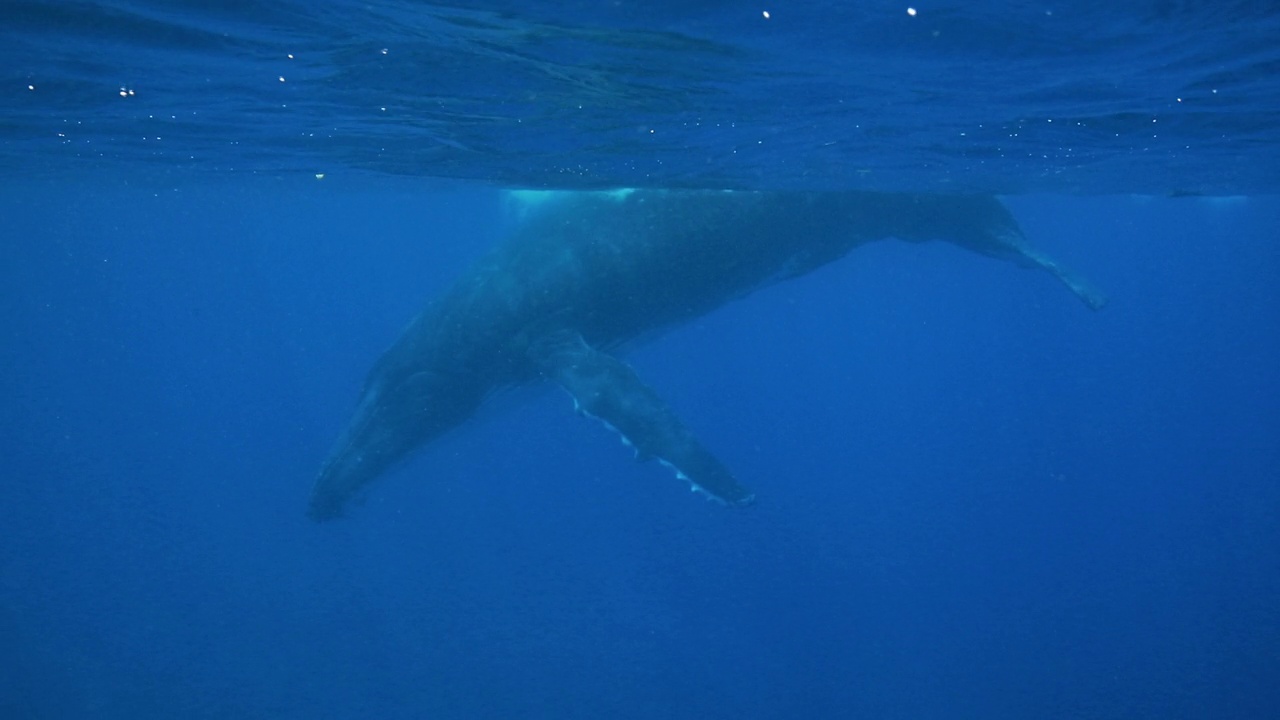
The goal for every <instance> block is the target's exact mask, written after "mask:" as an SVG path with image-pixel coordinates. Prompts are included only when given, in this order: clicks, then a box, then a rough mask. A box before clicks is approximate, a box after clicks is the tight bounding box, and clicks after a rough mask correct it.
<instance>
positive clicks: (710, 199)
mask: <svg viewBox="0 0 1280 720" xmlns="http://www.w3.org/2000/svg"><path fill="white" fill-rule="evenodd" d="M512 197H513V199H514V201H515V202H517V203H520V204H521V209H522V212H523V217H522V219H521V222H520V224H519V226H518V228H517V229H516V231H515V232H514V234H513V236H512V237H511V238H509V239H508V240H507V241H505V242H504V243H502V244H500V245H499V246H498V247H496V248H495V249H493V250H492V251H491V252H490V253H489V254H488V255H486V256H484V257H483V258H481V259H480V260H479V261H478V262H477V263H476V264H475V265H474V266H473V267H472V268H471V269H470V270H469V271H468V272H466V273H465V274H464V275H462V276H461V277H460V278H459V279H458V280H457V281H456V282H455V283H454V284H453V285H452V287H451V288H450V289H449V290H448V291H447V292H445V294H444V295H443V296H442V297H440V298H438V299H436V300H434V301H432V302H430V303H429V304H428V305H427V307H426V309H425V310H423V312H422V313H421V314H420V315H419V316H418V317H417V318H416V319H414V321H413V322H412V323H411V324H410V325H409V327H408V328H407V329H406V330H405V332H404V333H403V334H402V335H401V336H400V338H399V339H398V340H397V341H396V342H395V344H394V345H393V346H392V347H391V348H390V349H389V350H388V351H387V352H386V353H385V354H384V355H383V356H382V357H381V358H380V359H379V360H378V362H377V363H376V364H375V365H374V367H373V369H372V370H371V371H370V373H369V376H368V378H367V379H366V381H365V386H364V390H363V392H362V394H361V398H360V402H359V405H358V406H357V408H356V412H355V415H354V417H353V418H352V420H351V422H350V424H349V425H348V427H347V429H346V431H345V432H344V433H343V435H342V437H341V438H339V440H338V442H337V444H336V446H335V447H334V450H333V452H332V454H331V456H330V458H329V460H328V461H327V462H326V463H325V465H324V467H323V468H322V470H321V472H320V476H319V478H318V479H317V481H316V483H315V486H314V489H313V491H312V495H311V505H310V514H311V516H312V517H313V518H316V519H329V518H334V517H337V516H339V515H341V514H342V512H343V510H344V508H345V507H346V506H347V505H348V504H349V502H350V501H351V499H352V498H353V497H356V496H357V495H358V494H359V493H361V492H362V491H364V490H365V489H367V488H368V486H369V485H370V484H371V483H373V482H374V481H375V480H377V478H378V477H379V476H381V475H382V474H384V473H385V472H387V470H388V469H389V468H391V467H392V466H393V465H395V464H396V463H398V462H400V461H401V460H403V459H405V458H406V457H407V456H408V455H409V454H410V453H412V452H413V451H414V450H415V449H416V448H419V447H421V446H423V445H425V444H427V443H429V442H431V441H433V440H434V439H436V438H438V437H439V436H440V435H442V434H443V433H445V432H446V431H448V430H450V429H451V428H454V427H456V426H458V425H459V424H461V423H462V422H463V421H465V420H467V419H468V418H469V417H471V416H472V414H473V413H475V411H476V410H477V409H478V408H479V407H480V406H481V404H483V403H484V402H485V399H486V397H488V396H489V395H490V394H491V393H492V392H494V391H495V390H499V389H502V388H505V387H510V386H513V385H520V384H524V383H530V382H535V381H539V380H544V379H545V380H550V381H552V382H555V383H557V384H559V385H560V386H561V387H563V388H564V389H565V390H566V391H568V393H569V394H570V395H571V396H572V397H573V399H574V404H575V406H576V407H577V409H578V411H579V412H581V413H583V414H585V415H588V416H591V417H594V418H597V419H598V420H600V421H601V422H603V423H604V424H606V425H607V426H609V427H611V428H612V429H614V430H616V431H617V432H618V433H619V434H621V435H622V438H623V440H624V441H625V442H626V443H627V444H628V445H629V446H631V447H632V448H633V449H634V450H635V453H636V456H637V457H638V458H640V459H650V458H652V459H656V460H658V461H659V462H661V463H662V464H664V465H666V466H668V467H670V468H671V469H672V470H673V471H674V472H675V474H676V475H677V477H679V478H681V479H683V480H685V481H687V482H688V483H689V484H690V487H691V488H692V489H693V490H695V491H699V492H702V493H705V494H706V495H707V496H708V497H711V498H714V499H716V500H719V501H721V502H723V503H725V504H728V505H745V504H748V503H750V502H751V501H752V499H753V496H752V494H751V493H750V492H749V491H748V490H747V489H746V488H744V487H743V486H742V485H741V484H739V483H738V481H737V480H736V479H735V478H734V476H733V474H732V473H730V472H729V470H728V469H727V468H726V467H725V466H724V465H723V464H722V463H721V462H720V461H719V460H718V459H716V457H715V456H713V455H712V454H711V453H710V452H709V451H708V450H707V449H706V448H705V447H703V446H702V444H701V443H700V442H699V441H698V440H697V438H696V437H695V436H694V435H693V433H692V432H690V431H689V429H688V428H687V427H686V426H685V425H684V423H683V422H681V420H680V419H679V418H678V417H677V416H676V415H675V414H674V413H673V412H672V411H671V410H670V409H669V408H668V407H667V405H666V404H665V403H664V402H663V401H662V399H661V398H660V397H659V396H658V394H657V393H656V392H654V391H653V389H652V388H650V387H649V386H647V385H646V384H645V383H644V382H643V381H642V380H641V379H640V378H639V377H638V376H637V375H636V374H635V372H634V371H633V370H631V368H630V367H628V366H627V365H626V364H625V363H623V362H621V361H620V360H618V359H617V358H615V357H614V356H613V355H611V354H610V351H611V350H614V349H616V348H617V347H618V346H620V345H621V344H623V343H625V342H627V341H630V340H634V339H636V338H637V337H639V336H641V335H644V334H646V333H649V332H652V331H655V330H659V329H661V328H663V327H666V326H670V325H672V324H675V323H679V322H681V321H684V320H687V319H689V318H692V317H696V316H698V315H702V314H704V313H707V312H709V311H711V310H713V309H715V308H716V307H718V306H720V305H723V304H724V303H726V302H728V301H730V300H733V299H735V298H738V297H742V296H743V295H746V294H748V293H750V292H752V291H754V290H757V289H759V288H761V287H764V286H767V285H769V284H772V283H775V282H778V281H781V280H786V279H789V278H793V277H798V276H800V275H804V274H805V273H807V272H809V271H811V270H814V269H815V268H818V267H820V266H822V265H825V264H826V263H829V262H832V261H834V260H836V259H839V258H841V257H843V256H844V255H845V254H847V253H848V252H850V251H851V250H853V249H854V248H856V247H858V246H859V245H861V244H863V243H867V242H870V241H873V240H879V239H883V238H898V239H900V240H905V241H909V242H923V241H928V240H944V241H947V242H951V243H954V244H956V245H958V246H960V247H963V248H965V249H968V250H972V251H974V252H977V253H981V254H983V255H987V256H990V257H994V258H998V259H1002V260H1007V261H1010V262H1013V263H1015V264H1017V265H1020V266H1023V267H1028V268H1035V269H1039V270H1043V271H1045V272H1047V273H1049V274H1050V275H1052V276H1053V277H1055V278H1057V279H1058V281H1060V282H1061V283H1063V284H1064V285H1065V286H1066V287H1067V288H1068V289H1070V290H1071V291H1072V292H1073V293H1074V294H1075V295H1076V296H1077V297H1079V299H1080V300H1081V301H1083V302H1084V303H1085V305H1087V306H1088V307H1090V308H1093V309H1098V308H1100V307H1102V305H1103V304H1104V302H1105V300H1104V298H1103V297H1102V295H1101V294H1100V293H1098V292H1097V291H1096V290H1095V289H1093V288H1092V287H1091V286H1089V285H1088V284H1087V283H1086V282H1085V281H1083V280H1082V279H1080V278H1078V277H1076V276H1074V275H1072V274H1070V273H1069V272H1067V271H1066V270H1064V269H1063V268H1062V267H1060V266H1059V265H1058V264H1057V263H1056V262H1054V261H1053V260H1052V259H1050V258H1048V257H1046V256H1045V255H1043V254H1041V253H1040V252H1038V251H1036V250H1034V249H1033V248H1031V247H1030V246H1029V245H1028V244H1027V242H1026V238H1025V237H1024V235H1023V233H1022V231H1021V230H1020V229H1019V227H1018V224H1017V222H1016V221H1015V220H1014V218H1013V216H1012V215H1011V214H1010V213H1009V211H1008V210H1007V209H1006V208H1005V207H1004V205H1003V204H1001V203H1000V201H999V200H997V199H995V198H993V197H989V196H978V195H914V194H902V193H872V192H812V193H811V192H731V191H710V190H691V191H674V190H671V191H668V190H634V191H630V190H624V191H615V192H545V193H524V192H516V193H512Z"/></svg>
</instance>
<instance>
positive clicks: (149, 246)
mask: <svg viewBox="0 0 1280 720" xmlns="http://www.w3.org/2000/svg"><path fill="white" fill-rule="evenodd" d="M1277 37H1280V12H1278V11H1277V10H1276V9H1275V8H1273V7H1272V6H1271V5H1269V4H1267V3H1234V2H1231V3H1198V2H1179V1H1177V0H1153V1H1150V2H1135V3H1127V4H1123V5H1120V4H1102V3H1014V2H1003V1H1000V0H984V1H983V2H970V3H958V2H940V3H927V4H926V3H920V4H913V3H906V2H902V3H899V2H879V1H876V2H866V3H832V2H828V3H810V4H806V5H797V4H794V3H793V4H788V5H781V6H770V5H769V4H768V3H763V4H743V3H737V2H734V3H728V2H706V3H665V2H650V3H633V2H625V1H624V2H608V3H605V2H561V3H546V2H539V1H533V2H520V3H508V2H463V3H455V4H428V3H421V2H408V1H404V0H402V1H400V2H381V1H379V2H348V1H346V0H339V1H334V2H318V3H301V2H296V0H285V1H283V2H274V3H257V2H247V1H245V2H225V3H216V4H209V3H193V2H180V1H177V0H168V1H165V0H145V1H133V2H126V1H123V0H117V1H112V2H36V1H33V0H7V2H5V3H3V4H2V5H0V41H2V42H0V60H3V62H2V63H0V80H2V81H3V83H2V84H0V188H2V190H0V218H2V220H0V228H2V229H0V252H2V253H3V255H2V256H0V257H2V260H0V283H2V284H0V448H2V449H3V452H2V453H0V458H2V459H0V716H3V717H13V718H171V717H190V718H228V717H235V718H295V717H296V718H356V717H379V718H385V717H391V718H485V717H494V718H513V717H518V718H602V717H619V718H795V717H814V718H828V717H830V718H848V717H868V718H1025V717H1041V718H1205V717H1215V718H1259V719H1262V718H1270V717H1274V713H1275V709H1276V708H1277V707H1280V670H1277V668H1280V378H1278V377H1277V373H1276V371H1275V368H1277V367H1280V323H1278V322H1277V318H1280V290H1278V289H1277V284H1276V278H1277V277H1280V245H1277V243H1276V228H1277V227H1280V202H1277V193H1278V192H1280V80H1278V79H1277V78H1280V43H1276V42H1275V38H1277ZM617 187H651V188H717V189H740V190H780V191H809V190H869V191H909V192H920V193H987V194H997V195H1000V196H1001V198H1002V199H1003V201H1004V202H1005V204H1006V205H1007V206H1008V207H1009V208H1010V210H1011V211H1012V212H1013V214H1014V215H1015V216H1016V217H1017V219H1018V222H1019V223H1020V225H1021V226H1022V228H1023V230H1025V232H1026V234H1027V236H1028V238H1029V239H1030V241H1031V242H1032V243H1033V244H1034V245H1035V246H1036V247H1037V248H1039V249H1042V250H1044V251H1045V252H1047V253H1050V254H1052V255H1053V256H1054V257H1055V258H1057V259H1059V260H1060V261H1061V262H1062V263H1063V264H1064V265H1066V266H1069V267H1071V268H1072V269H1074V270H1076V271H1078V272H1079V273H1080V274H1081V275H1083V276H1085V277H1087V278H1089V280H1090V281H1092V282H1093V283H1094V284H1096V285H1097V286H1099V287H1100V288H1102V289H1103V290H1104V291H1105V292H1106V293H1107V295H1108V297H1109V299H1110V302H1109V304H1108V306H1107V307H1106V308H1104V309H1103V310H1101V311H1099V312H1091V311H1089V310H1088V309H1086V308H1084V307H1083V306H1082V305H1081V304H1080V303H1079V302H1077V301H1076V299H1075V298H1073V297H1071V296H1070V294H1069V293H1067V292H1065V291H1064V290H1063V288H1062V287H1061V286H1060V285H1058V284H1056V283H1054V282H1053V281H1052V279H1050V278H1048V277H1047V276H1044V275H1043V274H1039V273H1035V272H1029V271H1025V270H1022V269H1019V268H1016V267H1013V266H1012V265H1010V264H1008V263H1003V262H997V261H994V260H992V259H990V258H984V257H980V256H978V255H976V254H972V253H966V252H964V251H961V250H959V249H956V248H955V247H953V246H950V245H946V244H943V243H933V244H908V243H902V242H897V241H892V240H890V241H885V242H877V243H871V244H868V245H867V246H865V247H860V248H858V249H857V250H856V251H854V252H853V253H851V254H850V255H849V256H848V257H846V258H844V259H843V260H841V261H839V262H836V263H833V264H831V265H828V266H826V267H823V268H821V269H820V270H818V271H816V272H814V273H812V274H811V275H808V276H806V277H804V278H800V279H797V280H793V281H788V282H784V283H781V284H778V285H775V286H773V287H770V288H767V289H765V290H762V291H761V292H758V293H756V294H753V295H750V296H749V297H746V298H743V299H740V300H738V301H735V302H732V303H730V304H728V305H726V306H725V307H723V308H722V309H720V310H718V311H716V312H713V313H710V314H708V315H705V316H702V317H700V318H697V319H695V320H693V321H691V322H689V323H686V324H684V325H682V326H680V327H677V328H673V329H671V330H670V331H669V332H666V333H664V334H662V335H661V336H659V337H656V338H652V341H651V342H647V343H644V344H641V345H639V346H637V347H635V348H634V349H632V350H631V351H629V352H628V353H627V354H626V356H625V359H626V361H627V362H628V363H629V364H630V365H632V366H633V367H634V368H635V369H636V370H637V372H638V373H640V374H641V375H642V376H643V377H644V379H645V380H646V381H647V382H648V383H649V384H650V385H652V386H653V387H654V388H656V389H658V390H659V391H660V392H661V394H662V396H663V397H664V398H665V399H666V400H667V402H669V403H670V404H671V406H672V407H673V408H674V409H675V410H676V411H677V412H678V413H679V414H680V416H681V417H682V418H683V419H684V421H685V422H686V423H687V424H688V425H689V426H690V427H691V428H693V429H694V430H695V431H696V432H697V434H698V436H699V437H700V438H701V440H702V441H703V442H704V443H705V444H706V445H707V446H708V447H710V448H712V449H713V450H714V452H715V453H716V455H717V456H719V457H720V458H721V459H723V460H724V461H725V462H726V463H727V464H728V465H730V466H731V467H732V468H733V469H734V471H735V472H736V474H737V475H738V477H739V478H740V479H741V480H742V481H743V482H744V483H745V484H748V485H749V486H750V487H751V488H752V490H754V491H755V493H756V496H757V500H756V502H755V504H754V505H753V506H752V507H750V508H746V509H741V510H739V509H732V510H731V509H726V508H723V507H720V506H718V505H716V504H714V503H709V502H705V501H703V500H702V499H700V498H699V497H697V496H691V495H690V493H688V492H687V490H686V489H685V486H684V485H683V484H682V483H678V482H675V481H673V480H672V479H671V477H670V473H668V472H667V471H665V470H663V469H661V468H659V467H656V465H655V464H654V463H634V462H631V461H630V460H629V456H628V453H626V452H625V451H624V449H621V448H619V446H618V441H617V438H616V436H614V435H613V434H611V433H609V432H607V431H605V430H603V429H601V428H600V427H598V426H597V425H595V424H593V423H590V422H586V421H584V420H583V419H582V418H581V417H579V416H577V415H575V414H574V413H573V412H572V406H571V403H570V401H569V400H567V399H566V398H565V397H564V396H563V393H560V392H559V391H553V390H552V389H550V388H548V387H544V386H535V387H530V388H525V389H520V390H515V391H512V392H509V393H506V394H504V395H503V396H502V397H500V398H497V402H496V403H495V406H494V407H493V408H492V409H491V410H489V411H487V412H485V413H483V414H482V416H481V417H479V418H478V419H477V420H476V421H474V422H472V423H469V424H467V425H465V426H464V427H462V428H461V429H459V430H458V431H456V432H454V433H451V434H449V435H448V436H446V437H445V438H443V439H442V440H441V441H439V442H437V443H435V444H433V445H432V446H431V447H429V448H426V449H425V450H423V451H422V452H421V453H419V454H418V455H416V456H415V457H414V459H413V460H412V461H410V462H409V463H407V464H406V465H404V466H402V467H400V468H399V469H397V470H396V471H395V472H393V473H392V474H391V475H390V476H388V477H387V478H386V479H385V480H384V481H383V482H381V483H379V484H378V485H376V487H374V488H373V490H372V492H370V493H369V495H368V496H367V498H366V499H365V500H364V502H363V503H361V504H359V505H358V506H356V507H354V508H353V509H352V511H351V512H350V513H349V515H348V517H345V518H343V519H341V520H337V521H334V522H326V523H317V522H314V521H312V520H310V519H308V518H307V517H306V507H307V497H308V493H309V491H310V489H311V484H312V482H313V481H314V479H315V477H316V473H317V471H318V470H319V468H320V466H321V463H322V462H323V461H324V459H325V457H326V455H327V453H328V452H329V450H330V447H331V444H332V443H333V441H334V438H335V437H337V436H338V434H339V433H340V432H341V430H342V428H343V426H344V424H345V423H346V421H347V419H348V417H349V415H350V413H351V411H352V410H353V408H354V405H355V402H356V399H357V395H358V392H359V390H360V386H361V382H362V380H363V378H364V376H365V373H366V372H367V371H368V369H369V367H370V366H371V365H372V364H373V363H374V361H375V360H376V359H377V357H378V356H379V354H380V353H381V352H382V351H383V350H384V349H386V348H387V347H388V346H389V345H390V344H391V343H392V342H393V341H394V340H395V338H396V337H397V336H398V335H399V334H400V332H401V331H402V330H403V329H404V327H405V326H406V324H407V323H408V322H409V321H410V320H411V319H412V318H413V317H414V316H415V314H416V313H418V312H419V311H420V310H421V308H422V307H423V305H424V303H425V302H426V301H428V300H429V299H430V298H432V297H434V296H436V295H438V294H439V293H441V292H442V291H444V290H445V288H447V287H448V285H449V283H450V282H451V281H452V279H453V278H455V277H456V276H457V275H458V274H459V273H461V272H463V271H464V270H465V269H466V267H467V266H468V264H469V263H470V262H472V261H474V260H475V259H476V258H478V257H479V256H480V255H481V254H482V253H484V252H485V251H486V250H487V249H488V248H490V247H492V246H493V245H494V244H495V243H498V242H500V241H501V240H502V239H503V238H504V237H505V236H507V234H508V233H509V232H510V231H511V230H512V228H513V227H515V226H517V225H518V223H519V222H520V217H519V216H518V215H517V214H516V213H513V212H512V207H511V205H510V203H509V202H508V201H507V200H506V199H505V196H504V195H503V191H504V190H506V189H510V188H524V189H561V190H583V189H600V188H617Z"/></svg>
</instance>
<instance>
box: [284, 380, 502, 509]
mask: <svg viewBox="0 0 1280 720" xmlns="http://www.w3.org/2000/svg"><path fill="white" fill-rule="evenodd" d="M484 395H485V388H484V387H482V386H480V385H479V384H478V383H477V382H476V380H475V378H474V376H473V375H471V374H467V373H446V372H438V371H433V370H429V369H423V368H415V369H412V370H405V371H401V372H391V371H389V370H387V369H385V368H375V370H374V372H373V373H372V374H371V375H370V377H369V380H368V382H366V384H365V389H364V392H363V393H362V394H361V397H360V404H359V405H358V406H357V408H356V412H355V415H354V416H353V417H352V419H351V422H350V423H349V424H348V425H347V429H346V430H345V431H344V432H343V434H342V436H341V437H340V438H339V439H338V442H337V444H336V445H335V446H334V448H333V452H332V453H331V454H330V456H329V459H328V461H327V462H325V464H324V467H323V468H322V469H321V471H320V476H319V477H318V478H317V479H316V483H315V486H314V488H313V489H312V492H311V506H310V510H309V514H310V515H311V517H312V518H314V519H316V520H328V519H332V518H336V517H338V516H340V515H341V514H342V511H343V508H344V507H345V506H346V505H347V504H348V502H350V501H351V499H352V498H354V497H356V496H357V495H358V494H359V493H360V492H361V490H362V489H364V488H365V487H367V486H368V485H369V484H370V483H372V482H373V481H374V480H376V479H377V478H378V477H379V476H381V475H382V474H383V473H385V472H387V471H388V470H389V469H390V468H391V467H393V466H394V465H396V464H397V463H399V462H400V461H402V460H404V459H405V458H406V457H408V456H409V455H410V454H411V453H412V452H413V451H414V450H415V449H416V448H418V447H420V446H422V445H424V444H426V443H428V442H430V441H432V440H434V439H435V438H437V437H439V436H440V435H442V434H444V433H445V432H446V431H448V430H450V429H451V428H453V427H456V426H457V425H459V424H460V423H462V422H463V421H464V420H466V419H467V418H468V417H470V416H471V414H472V413H473V412H475V409H476V407H477V406H478V405H479V404H480V402H481V400H482V399H483V397H484Z"/></svg>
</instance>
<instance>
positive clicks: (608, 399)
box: [529, 330, 753, 505]
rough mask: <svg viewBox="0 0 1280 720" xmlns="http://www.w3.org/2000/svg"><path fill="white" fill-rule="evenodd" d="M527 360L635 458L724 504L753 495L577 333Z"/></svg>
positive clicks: (545, 343)
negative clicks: (648, 461) (655, 465)
mask: <svg viewBox="0 0 1280 720" xmlns="http://www.w3.org/2000/svg"><path fill="white" fill-rule="evenodd" d="M529 357H530V359H532V360H533V361H534V362H535V363H536V364H537V365H538V367H539V368H540V369H541V370H542V373H543V374H544V375H545V376H546V377H547V378H548V379H550V380H554V381H555V382H557V383H559V384H560V386H561V387H563V388H564V389H565V390H567V391H568V392H569V394H570V395H572V396H573V400H574V404H575V405H576V406H577V408H578V410H579V411H580V412H583V413H585V414H587V415H590V416H592V417H594V418H596V419H598V420H600V421H601V422H603V423H605V424H606V425H608V426H609V427H611V428H613V429H614V430H616V431H618V433H619V434H621V435H622V440H623V442H625V443H627V444H628V445H630V446H632V447H633V448H634V449H635V451H636V457H637V458H640V459H648V458H657V459H658V460H659V461H660V462H662V463H663V464H664V465H667V466H668V467H670V468H672V469H673V470H674V471H675V472H676V475H677V476H678V477H680V478H681V479H684V480H688V481H689V483H690V484H691V485H692V489H693V490H700V491H702V492H705V493H706V494H707V495H709V496H710V497H713V498H716V499H717V500H720V501H722V502H724V503H726V504H729V505H746V504H748V503H750V502H751V501H752V499H753V496H752V494H751V493H750V492H748V491H747V489H746V488H744V487H742V486H741V485H739V484H738V481H737V480H735V479H734V478H733V475H732V474H730V473H729V470H728V469H727V468H725V467H724V465H722V464H721V463H720V461H719V460H717V459H716V458H715V456H713V455H712V454H711V453H710V452H708V451H707V449H706V448H705V447H703V446H702V444H701V443H699V442H698V440H697V438H695V437H694V436H693V434H692V433H691V432H689V429H688V428H687V427H685V425H684V423H682V422H681V421H680V418H678V417H676V415H675V413H673V412H672V411H671V409H670V408H668V407H667V404H666V403H664V402H663V401H662V398H660V397H658V394H657V393H655V392H654V391H653V389H652V388H650V387H649V386H648V385H645V384H644V382H642V381H641V380H640V378H639V377H638V376H637V375H636V373H635V371H634V370H632V369H631V368H630V367H628V366H627V365H626V364H625V363H623V362H622V361H620V360H618V359H617V358H615V357H612V356H611V355H608V354H606V353H603V352H600V351H599V350H596V349H595V348H593V347H591V346H590V345H588V344H587V343H586V341H585V340H583V339H582V336H581V335H579V334H578V333H576V332H572V331H563V330H561V331H556V332H553V333H551V334H549V335H546V336H543V337H541V338H539V339H538V340H537V341H535V342H533V343H532V344H531V345H530V348H529Z"/></svg>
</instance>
